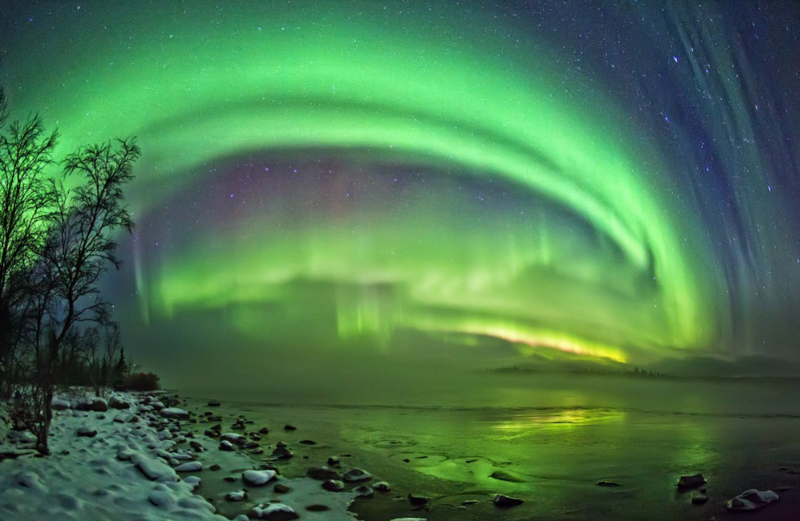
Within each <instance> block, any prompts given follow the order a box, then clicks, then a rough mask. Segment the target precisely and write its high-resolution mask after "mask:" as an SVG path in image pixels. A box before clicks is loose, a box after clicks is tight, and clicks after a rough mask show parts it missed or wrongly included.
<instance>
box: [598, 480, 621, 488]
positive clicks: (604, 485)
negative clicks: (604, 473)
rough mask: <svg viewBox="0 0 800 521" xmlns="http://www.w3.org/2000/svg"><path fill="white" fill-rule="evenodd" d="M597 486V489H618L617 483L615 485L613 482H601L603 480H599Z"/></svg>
mask: <svg viewBox="0 0 800 521" xmlns="http://www.w3.org/2000/svg"><path fill="white" fill-rule="evenodd" d="M597 486H598V487H618V486H619V483H616V482H614V481H603V480H600V481H598V482H597Z"/></svg>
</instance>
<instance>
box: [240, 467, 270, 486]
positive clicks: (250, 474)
mask: <svg viewBox="0 0 800 521" xmlns="http://www.w3.org/2000/svg"><path fill="white" fill-rule="evenodd" d="M276 475H277V472H275V471H274V470H245V471H244V472H243V473H242V480H243V481H244V482H245V484H246V485H250V486H253V487H260V486H263V485H266V484H267V483H268V482H269V481H270V480H272V479H274V478H275V476H276Z"/></svg>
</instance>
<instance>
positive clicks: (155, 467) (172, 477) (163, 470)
mask: <svg viewBox="0 0 800 521" xmlns="http://www.w3.org/2000/svg"><path fill="white" fill-rule="evenodd" d="M131 460H132V461H133V463H134V464H135V465H136V468H137V469H138V470H139V472H141V473H142V474H144V475H145V477H147V479H149V480H150V481H161V482H168V481H178V475H177V474H176V473H175V471H174V470H173V469H172V468H171V467H169V466H168V465H166V464H165V463H161V462H160V461H158V460H156V459H153V458H151V457H149V456H144V455H142V454H134V456H133V457H132V458H131Z"/></svg>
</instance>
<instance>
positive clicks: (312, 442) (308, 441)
mask: <svg viewBox="0 0 800 521" xmlns="http://www.w3.org/2000/svg"><path fill="white" fill-rule="evenodd" d="M300 444H302V445H316V444H317V442H316V441H314V440H300Z"/></svg>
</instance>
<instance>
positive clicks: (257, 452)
mask: <svg viewBox="0 0 800 521" xmlns="http://www.w3.org/2000/svg"><path fill="white" fill-rule="evenodd" d="M250 454H253V455H255V456H260V455H262V454H264V449H262V448H258V449H253V450H251V451H250Z"/></svg>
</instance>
